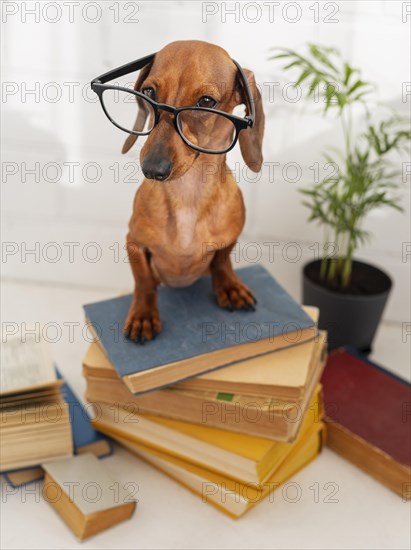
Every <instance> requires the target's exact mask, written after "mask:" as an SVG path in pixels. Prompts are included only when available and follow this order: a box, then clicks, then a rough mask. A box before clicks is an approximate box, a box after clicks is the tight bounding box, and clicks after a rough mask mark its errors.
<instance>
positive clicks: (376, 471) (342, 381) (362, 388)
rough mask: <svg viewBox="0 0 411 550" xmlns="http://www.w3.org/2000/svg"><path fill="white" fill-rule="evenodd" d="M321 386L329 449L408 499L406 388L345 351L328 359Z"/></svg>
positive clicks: (410, 401) (410, 441)
mask: <svg viewBox="0 0 411 550" xmlns="http://www.w3.org/2000/svg"><path fill="white" fill-rule="evenodd" d="M321 381H322V384H323V386H324V405H325V413H326V419H327V422H328V432H329V446H330V447H331V448H333V449H334V450H335V451H337V452H338V453H339V454H341V455H342V456H344V457H345V458H347V459H348V460H350V461H351V462H353V463H354V464H356V465H357V466H359V467H360V468H361V469H363V470H364V471H366V472H368V473H369V474H371V475H373V476H374V477H375V478H377V479H378V480H379V481H381V482H382V483H384V484H386V485H387V486H389V487H390V488H391V489H393V490H394V491H396V492H397V493H399V494H402V495H403V496H404V497H406V498H410V496H411V385H410V384H409V383H408V382H406V381H405V380H403V379H401V378H399V377H398V376H396V375H394V374H392V373H390V372H389V371H387V370H386V369H384V368H383V367H381V366H380V365H377V364H376V363H374V362H372V361H370V360H369V359H368V358H367V357H365V356H363V355H361V354H359V353H358V352H356V351H355V350H353V349H350V348H348V347H347V348H341V349H338V350H336V351H334V352H332V353H331V354H330V355H329V358H328V361H327V365H326V367H325V369H324V373H323V376H322V380H321ZM404 491H408V496H407V495H405V493H404Z"/></svg>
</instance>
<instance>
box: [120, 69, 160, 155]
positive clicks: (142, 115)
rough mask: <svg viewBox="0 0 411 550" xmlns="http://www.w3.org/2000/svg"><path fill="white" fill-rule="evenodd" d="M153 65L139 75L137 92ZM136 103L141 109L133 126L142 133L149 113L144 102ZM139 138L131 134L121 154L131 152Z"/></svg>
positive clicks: (142, 70) (136, 85) (135, 86)
mask: <svg viewBox="0 0 411 550" xmlns="http://www.w3.org/2000/svg"><path fill="white" fill-rule="evenodd" d="M152 64H153V63H149V64H148V65H146V66H145V67H143V68H142V69H141V71H140V74H139V75H138V78H137V80H136V83H135V84H134V89H135V90H136V92H138V91H139V90H140V87H141V85H142V83H143V82H144V80H145V79H146V78H147V77H148V75H149V72H150V70H151V66H152ZM136 101H137V103H138V104H139V107H140V109H138V114H137V118H136V121H135V123H134V126H133V130H134V131H135V132H141V130H142V129H143V128H144V124H145V123H146V119H147V116H148V112H147V110H146V109H144V104H143V103H144V102H143V101H141V100H140V101H139V99H138V98H137V97H136ZM137 138H138V136H136V135H135V134H130V135H129V136H128V138H127V139H126V141H125V142H124V145H123V148H122V149H121V152H122V153H123V154H124V153H127V151H129V150H130V149H131V147H132V146H133V145H134V144H135V142H136V141H137Z"/></svg>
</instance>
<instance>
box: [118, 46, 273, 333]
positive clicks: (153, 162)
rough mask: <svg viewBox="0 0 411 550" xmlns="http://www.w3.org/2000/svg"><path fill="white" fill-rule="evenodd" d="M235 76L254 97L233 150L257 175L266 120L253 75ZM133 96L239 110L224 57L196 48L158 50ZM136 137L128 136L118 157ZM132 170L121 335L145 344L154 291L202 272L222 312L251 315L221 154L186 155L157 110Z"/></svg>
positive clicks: (239, 95) (153, 328) (154, 315)
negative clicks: (127, 299)
mask: <svg viewBox="0 0 411 550" xmlns="http://www.w3.org/2000/svg"><path fill="white" fill-rule="evenodd" d="M243 72H244V74H245V75H246V78H247V81H248V84H249V87H250V90H251V92H252V96H253V99H254V105H255V124H254V126H253V127H252V128H246V129H244V130H242V131H241V132H240V134H239V142H240V148H241V152H242V155H243V158H244V160H245V162H246V164H247V166H248V167H249V168H250V169H251V170H253V171H255V172H258V171H259V170H260V169H261V165H262V153H261V145H262V138H263V132H264V113H263V110H262V104H261V96H260V93H259V91H258V89H257V86H256V83H255V78H254V74H253V73H252V72H251V71H249V70H247V69H243ZM205 87H206V89H207V93H206V94H205V93H204V90H205ZM134 88H135V90H137V91H140V92H142V93H147V94H148V95H149V97H151V98H152V99H154V100H155V101H157V102H159V103H163V104H168V105H173V106H175V107H185V106H195V105H200V106H204V102H205V104H206V106H209V105H210V101H211V100H212V101H214V102H215V103H216V104H217V105H218V107H217V108H218V109H219V110H220V111H225V112H227V113H232V111H233V109H234V107H236V106H237V105H240V104H246V101H245V98H244V91H243V87H242V86H240V84H239V81H238V70H237V67H236V66H235V64H234V63H233V61H232V60H231V58H230V56H229V55H228V53H227V52H226V51H225V50H223V49H222V48H220V47H218V46H215V45H213V44H208V43H206V42H200V41H179V42H173V43H171V44H169V45H168V46H166V47H165V48H163V49H162V50H160V51H159V52H158V53H157V54H156V55H155V58H154V60H153V62H152V63H151V64H149V65H147V66H146V67H144V68H143V69H142V70H141V71H140V74H139V77H138V79H137V82H136V83H135V87H134ZM204 96H206V99H205V100H203V101H201V100H202V99H203V98H204ZM199 102H200V103H199ZM246 109H247V106H246ZM248 110H249V109H248ZM247 114H248V111H247ZM136 139H137V136H136V135H133V134H130V136H129V137H128V138H127V140H126V142H125V143H124V146H123V150H122V152H123V153H126V152H127V151H128V150H129V149H130V147H131V146H132V145H133V144H134V142H135V141H136ZM140 162H141V167H142V171H143V173H144V175H145V177H146V179H144V181H143V182H142V184H141V186H140V187H139V189H138V190H137V193H136V196H135V200H134V207H133V214H132V217H131V220H130V223H129V232H128V235H127V252H128V256H129V260H130V264H131V268H132V271H133V275H134V279H135V290H134V297H133V302H132V305H131V307H130V311H129V313H128V317H127V320H126V322H125V325H124V333H125V334H126V335H127V336H128V337H129V338H130V339H132V340H136V341H139V342H141V343H144V342H145V341H148V340H152V339H153V338H154V337H155V335H156V334H157V333H159V332H160V330H161V321H160V315H159V311H158V306H157V287H158V285H159V284H161V283H163V284H165V285H167V286H170V287H182V286H188V285H190V284H192V283H193V282H194V281H196V280H197V279H198V278H199V277H201V276H202V275H204V274H205V273H211V278H212V286H213V289H214V292H215V295H216V299H217V303H218V305H219V306H220V307H222V308H227V309H231V310H232V309H254V304H255V302H256V301H255V298H254V296H253V294H252V292H251V290H250V289H249V288H247V287H246V286H245V285H244V284H243V283H242V282H241V280H240V279H239V278H238V277H237V275H236V274H235V273H234V271H233V268H232V266H231V261H230V251H231V250H232V248H233V246H234V245H235V243H236V241H237V238H238V236H239V235H240V233H241V231H242V228H243V226H244V221H245V209H244V203H243V198H242V194H241V191H240V189H239V187H238V186H237V183H236V181H235V179H234V177H233V175H232V174H231V172H230V171H229V169H228V168H227V165H226V155H225V154H218V155H211V154H206V153H199V152H198V151H196V150H193V149H192V148H191V147H189V146H188V145H186V143H184V141H183V139H182V138H181V137H180V135H179V134H178V132H177V131H176V129H175V127H174V125H173V115H172V114H171V113H169V112H165V111H161V114H160V118H159V120H158V123H157V124H156V125H155V127H154V128H153V130H152V131H151V133H150V135H149V136H148V138H147V140H146V142H145V143H144V146H143V147H142V149H141V153H140ZM210 243H212V246H211V247H210V246H208V245H209V244H210ZM210 248H211V249H212V250H211V251H210ZM205 250H206V251H207V253H205Z"/></svg>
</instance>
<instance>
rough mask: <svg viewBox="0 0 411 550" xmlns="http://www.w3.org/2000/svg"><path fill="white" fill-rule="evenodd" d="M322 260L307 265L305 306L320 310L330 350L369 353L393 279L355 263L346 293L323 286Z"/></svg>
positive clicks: (363, 264)
mask: <svg viewBox="0 0 411 550" xmlns="http://www.w3.org/2000/svg"><path fill="white" fill-rule="evenodd" d="M320 265H321V260H315V261H313V262H310V263H308V264H306V265H305V266H304V270H303V304H306V305H310V306H317V307H318V308H319V310H320V320H319V327H320V329H324V330H327V331H328V348H329V349H334V348H337V347H340V346H345V345H350V346H353V347H355V348H357V349H358V350H360V351H363V352H365V353H369V352H370V351H371V346H372V341H373V339H374V335H375V332H376V330H377V327H378V324H379V322H380V319H381V316H382V312H383V311H384V307H385V304H386V302H387V298H388V295H389V293H390V290H391V287H392V281H391V279H390V277H389V276H388V275H387V274H386V273H384V272H383V271H381V270H380V269H378V268H377V267H374V266H372V265H369V264H366V263H363V262H359V261H354V262H353V267H352V284H351V286H350V288H349V289H347V291H346V292H344V293H343V292H341V291H338V290H333V289H331V288H328V287H327V286H325V285H324V284H322V283H320V280H319V273H320Z"/></svg>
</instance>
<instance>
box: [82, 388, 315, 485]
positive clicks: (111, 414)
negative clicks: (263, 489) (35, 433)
mask: <svg viewBox="0 0 411 550" xmlns="http://www.w3.org/2000/svg"><path fill="white" fill-rule="evenodd" d="M96 405H97V406H96V410H97V414H96V418H95V419H94V420H93V422H92V423H93V425H94V427H95V428H96V429H97V430H100V431H101V432H104V433H106V434H107V435H109V436H111V437H120V438H122V439H125V440H128V441H130V442H131V443H138V444H142V445H146V446H148V447H152V448H155V449H158V450H159V451H162V452H166V453H169V454H172V455H174V456H176V457H179V458H182V459H185V460H189V461H191V462H193V463H194V464H197V465H199V466H202V467H206V468H211V469H213V470H215V471H218V472H220V473H221V474H223V475H229V476H231V477H234V478H236V479H239V480H245V481H247V482H249V481H252V482H256V483H261V482H263V481H264V480H265V479H266V478H267V477H268V476H269V475H270V474H271V472H272V471H273V470H274V469H275V468H277V467H278V466H279V464H281V462H282V461H283V460H284V458H285V457H286V456H287V454H288V453H289V451H290V449H291V448H292V446H293V443H284V442H278V441H273V440H271V439H264V438H260V437H255V436H251V435H246V434H239V433H236V432H229V431H226V430H221V429H218V428H211V427H209V426H207V425H198V424H190V423H188V422H182V421H179V420H171V419H167V418H162V417H155V416H150V415H135V414H134V415H133V414H132V413H130V412H127V411H126V410H124V409H121V408H118V407H113V406H112V405H108V404H104V403H98V404H96ZM322 416H323V402H322V392H321V386H320V385H318V386H317V388H316V391H315V392H314V395H313V396H312V399H311V402H310V405H309V407H308V409H307V412H306V414H305V417H304V420H303V421H302V426H301V429H300V433H299V436H298V437H297V440H296V441H298V440H299V439H300V438H302V437H304V434H306V433H307V432H308V431H309V430H310V429H311V427H312V426H313V425H315V424H318V423H319V422H320V421H321V419H322ZM274 422H275V420H274Z"/></svg>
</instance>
